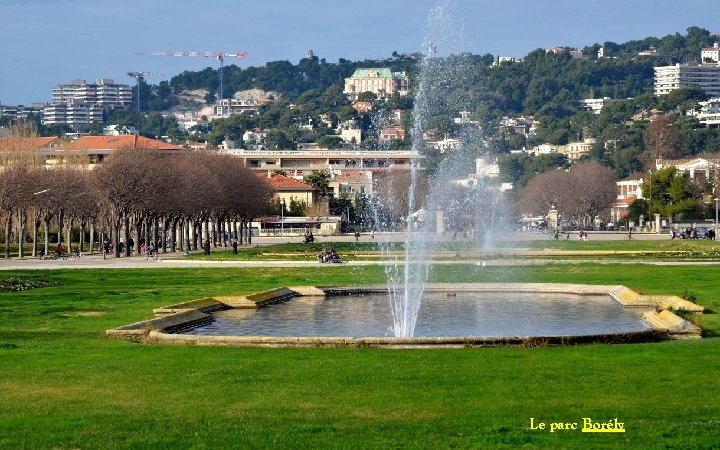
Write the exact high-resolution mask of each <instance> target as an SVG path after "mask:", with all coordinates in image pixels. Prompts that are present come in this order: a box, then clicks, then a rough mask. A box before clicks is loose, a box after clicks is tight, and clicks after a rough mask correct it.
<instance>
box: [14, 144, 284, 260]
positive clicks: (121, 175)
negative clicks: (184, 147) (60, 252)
mask: <svg viewBox="0 0 720 450" xmlns="http://www.w3.org/2000/svg"><path fill="white" fill-rule="evenodd" d="M35 148H37V147H35ZM16 149H17V147H16ZM27 150H28V151H26V152H23V151H20V152H17V151H16V152H14V154H21V155H22V154H25V157H24V158H20V157H17V156H14V157H13V158H5V159H4V160H3V161H2V163H3V164H2V166H1V167H2V169H1V170H2V176H1V177H0V217H2V219H3V225H4V237H5V248H4V252H5V257H6V258H7V257H9V255H10V242H11V235H12V234H13V233H12V232H13V230H17V231H16V233H15V237H16V238H17V242H18V244H19V252H20V253H19V256H21V257H22V256H23V252H24V249H23V243H24V242H26V234H25V233H26V230H28V229H29V230H31V231H30V232H31V233H32V239H31V242H32V243H33V248H32V253H33V256H34V255H36V254H37V252H38V246H37V242H38V234H39V229H40V226H41V225H42V226H43V228H44V233H45V239H44V241H45V248H44V252H45V254H47V252H48V242H49V241H50V239H51V238H50V236H49V230H50V227H51V225H53V224H54V225H55V226H56V227H57V233H58V235H57V242H63V240H64V241H65V242H66V245H69V243H70V230H71V229H72V227H73V226H79V228H80V236H81V238H80V240H79V242H78V247H79V248H80V250H83V248H82V247H83V245H84V242H83V241H84V236H85V235H86V234H85V232H86V231H88V230H92V231H91V236H90V242H92V241H94V238H93V236H92V233H93V232H94V231H95V230H98V231H100V232H101V233H104V234H106V235H107V236H110V237H111V240H112V242H114V243H115V244H117V243H118V242H121V241H124V243H128V242H129V241H130V236H131V235H133V236H134V237H135V239H144V240H145V242H162V243H163V244H164V243H165V242H167V245H168V247H169V248H170V249H173V250H174V249H176V248H185V249H197V248H198V245H199V242H198V240H199V239H200V238H201V236H202V233H203V226H204V230H205V231H206V232H209V231H210V230H214V232H215V233H216V235H220V236H223V235H226V234H228V235H232V236H237V238H238V239H239V240H240V243H243V240H244V239H247V240H248V242H249V241H250V239H251V238H250V221H251V219H252V218H254V217H258V216H260V215H263V214H266V213H267V212H268V211H269V208H270V204H271V201H270V200H271V197H272V192H271V190H270V189H269V187H268V186H267V184H266V183H265V182H264V181H263V179H262V178H260V177H258V176H257V175H255V174H254V173H253V172H252V171H250V170H249V169H247V168H246V167H245V166H244V164H243V163H242V161H240V160H239V159H237V158H234V157H232V156H229V155H219V154H212V153H197V152H189V151H188V152H182V151H180V152H177V153H176V154H162V153H159V152H157V151H152V150H138V149H132V150H131V149H128V150H117V151H115V152H114V153H113V154H112V155H111V156H110V157H108V158H107V159H106V161H105V162H103V163H102V164H100V165H99V166H98V168H97V169H96V170H86V169H85V168H86V167H87V165H86V164H66V165H58V167H57V168H52V169H48V168H46V166H45V164H44V163H38V164H33V163H29V162H28V161H27V158H28V157H29V155H32V154H34V152H37V150H34V149H27ZM8 154H9V153H6V156H7V155H8ZM40 160H42V159H41V158H40ZM13 225H15V226H13ZM228 227H229V228H230V229H228ZM63 230H64V232H65V233H66V237H65V238H63ZM121 233H122V236H121ZM215 242H217V241H215ZM223 242H224V241H223ZM216 245H217V244H216ZM113 248H114V253H115V256H120V246H119V245H114V247H113ZM165 249H166V247H165V245H163V246H162V251H165ZM124 251H125V254H126V255H129V254H130V253H129V252H130V248H129V246H128V245H125V249H124Z"/></svg>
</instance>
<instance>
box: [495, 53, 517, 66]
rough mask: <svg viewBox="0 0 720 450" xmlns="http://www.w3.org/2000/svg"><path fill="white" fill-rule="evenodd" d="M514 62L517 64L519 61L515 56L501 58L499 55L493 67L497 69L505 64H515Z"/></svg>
mask: <svg viewBox="0 0 720 450" xmlns="http://www.w3.org/2000/svg"><path fill="white" fill-rule="evenodd" d="M514 62H517V60H516V59H515V58H514V57H513V56H499V55H498V57H497V58H495V60H494V61H493V63H492V66H491V67H497V66H499V65H500V64H503V63H508V64H510V63H514Z"/></svg>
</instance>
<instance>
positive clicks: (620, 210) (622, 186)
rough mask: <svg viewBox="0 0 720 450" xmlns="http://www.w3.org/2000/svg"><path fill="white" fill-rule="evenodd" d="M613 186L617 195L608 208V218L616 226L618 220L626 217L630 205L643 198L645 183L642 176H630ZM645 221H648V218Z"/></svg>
mask: <svg viewBox="0 0 720 450" xmlns="http://www.w3.org/2000/svg"><path fill="white" fill-rule="evenodd" d="M615 184H616V186H617V189H618V194H617V199H616V200H615V203H613V205H612V207H611V208H610V217H612V220H613V221H614V222H615V224H617V223H618V222H620V220H622V219H624V218H625V217H627V215H628V213H629V208H630V205H632V204H633V203H634V202H635V200H638V199H644V198H645V197H643V187H644V184H645V181H644V179H643V177H642V176H631V177H630V178H627V179H625V180H622V181H617V182H616V183H615ZM645 219H646V220H650V218H648V217H646V218H645Z"/></svg>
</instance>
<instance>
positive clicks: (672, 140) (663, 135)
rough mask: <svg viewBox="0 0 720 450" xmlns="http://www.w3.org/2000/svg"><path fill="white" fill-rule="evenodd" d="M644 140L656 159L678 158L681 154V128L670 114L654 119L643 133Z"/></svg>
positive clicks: (647, 148)
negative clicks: (679, 148)
mask: <svg viewBox="0 0 720 450" xmlns="http://www.w3.org/2000/svg"><path fill="white" fill-rule="evenodd" d="M643 141H644V142H645V149H646V150H647V151H649V152H650V155H651V157H652V158H654V159H663V158H676V157H678V156H679V154H680V152H679V150H678V147H679V144H680V128H679V127H678V126H677V125H676V124H675V121H674V120H673V117H672V116H670V115H662V116H658V117H655V118H654V119H652V120H651V121H650V124H649V125H648V127H647V128H646V129H645V132H644V133H643Z"/></svg>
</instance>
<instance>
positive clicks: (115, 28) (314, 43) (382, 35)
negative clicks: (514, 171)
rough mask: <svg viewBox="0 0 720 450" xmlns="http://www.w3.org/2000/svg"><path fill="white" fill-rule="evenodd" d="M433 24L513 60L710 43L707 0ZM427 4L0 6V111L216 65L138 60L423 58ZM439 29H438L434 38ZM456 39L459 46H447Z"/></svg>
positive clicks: (590, 3)
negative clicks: (231, 55) (551, 51)
mask: <svg viewBox="0 0 720 450" xmlns="http://www.w3.org/2000/svg"><path fill="white" fill-rule="evenodd" d="M446 3H447V4H448V5H449V10H450V11H451V12H452V13H451V17H452V20H450V21H447V22H441V23H440V24H439V26H438V24H437V23H436V24H435V25H436V26H435V27H434V28H435V29H436V31H435V32H434V33H435V34H437V33H440V32H447V35H451V36H455V37H454V38H453V41H454V44H453V49H456V50H463V51H470V52H473V53H479V54H484V53H492V54H494V55H497V54H501V55H507V56H516V57H522V56H524V55H525V54H527V53H528V52H529V51H531V50H533V49H535V48H539V47H543V48H544V47H552V46H555V45H562V46H565V45H567V46H573V47H583V46H585V45H592V44H593V43H596V42H598V43H602V42H605V41H614V42H618V43H620V42H625V41H628V40H632V39H642V38H644V37H647V36H658V37H661V36H664V35H667V34H671V33H675V32H679V33H683V34H684V33H685V30H686V29H687V28H688V27H690V26H693V25H695V26H700V27H703V28H706V29H708V30H710V31H711V32H713V33H720V26H718V25H717V18H718V17H720V1H718V0H690V1H687V0H686V1H676V0H672V1H671V0H542V1H541V0H514V1H512V2H511V1H497V0H493V1H491V0H454V1H452V0H448V1H447V2H446ZM437 6H438V1H437V0H360V1H355V2H343V1H338V0H333V1H330V0H305V1H300V0H263V1H258V0H245V1H243V0H205V1H197V0H192V1H190V0H122V1H119V0H0V17H2V24H3V25H2V30H3V34H2V35H3V37H2V39H0V54H1V55H2V62H0V103H2V104H4V105H16V104H26V105H27V104H30V103H32V102H35V101H40V102H47V101H49V100H50V92H51V89H52V87H53V86H54V85H56V84H60V83H66V82H69V81H71V80H73V79H78V78H79V79H86V80H88V81H91V80H95V79H97V78H113V79H115V80H116V81H117V82H122V83H128V84H132V83H133V82H134V81H133V80H132V79H131V78H129V77H128V76H127V75H126V72H127V71H129V70H135V71H147V72H156V73H163V74H165V75H166V76H165V77H156V78H149V79H148V81H149V82H151V83H157V82H158V81H160V80H162V79H169V78H170V77H171V76H173V75H175V74H177V73H180V72H182V71H183V70H201V69H203V68H205V67H207V66H212V67H217V63H216V61H214V60H205V59H203V58H180V57H149V56H137V55H135V53H136V52H138V51H143V50H188V51H222V52H239V51H247V52H248V57H247V58H244V59H242V60H238V61H237V62H238V63H239V65H240V66H247V65H262V64H264V63H266V62H267V61H275V60H281V59H287V60H289V61H291V62H293V63H296V62H297V61H298V60H299V59H300V58H302V57H304V55H305V52H306V51H307V50H308V49H312V50H313V51H314V52H315V55H317V56H318V57H320V58H325V59H326V60H327V61H329V62H336V61H337V60H338V58H346V59H351V60H359V59H365V58H383V57H389V56H390V54H391V53H392V52H393V51H398V52H401V53H404V52H413V51H419V50H421V49H422V45H423V39H424V36H425V34H426V30H427V29H428V17H429V14H430V12H431V10H433V9H434V8H436V7H437ZM437 29H440V30H442V31H437ZM457 36H461V37H457Z"/></svg>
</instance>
